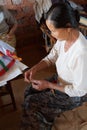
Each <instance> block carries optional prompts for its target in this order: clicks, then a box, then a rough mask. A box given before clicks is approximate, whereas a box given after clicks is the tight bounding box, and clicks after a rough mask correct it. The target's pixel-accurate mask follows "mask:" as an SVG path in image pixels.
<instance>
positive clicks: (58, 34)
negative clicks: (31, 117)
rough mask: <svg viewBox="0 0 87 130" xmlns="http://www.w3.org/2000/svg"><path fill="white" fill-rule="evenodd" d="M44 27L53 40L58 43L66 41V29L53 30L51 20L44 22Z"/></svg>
mask: <svg viewBox="0 0 87 130" xmlns="http://www.w3.org/2000/svg"><path fill="white" fill-rule="evenodd" d="M46 25H47V27H48V29H49V30H50V31H51V35H52V36H53V37H54V38H56V39H57V40H60V41H62V40H66V39H67V28H55V27H54V25H53V22H52V21H51V20H46Z"/></svg>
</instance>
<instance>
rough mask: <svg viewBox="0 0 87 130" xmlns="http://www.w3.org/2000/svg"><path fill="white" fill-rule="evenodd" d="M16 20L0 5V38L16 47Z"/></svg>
mask: <svg viewBox="0 0 87 130" xmlns="http://www.w3.org/2000/svg"><path fill="white" fill-rule="evenodd" d="M16 29H17V21H16V19H15V18H14V17H13V15H12V14H11V13H10V12H9V11H8V10H7V9H6V8H5V7H3V6H0V40H3V41H4V42H6V43H8V44H9V45H11V46H12V47H14V48H15V47H16V38H15V35H14V33H15V31H16Z"/></svg>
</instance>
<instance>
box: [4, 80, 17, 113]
mask: <svg viewBox="0 0 87 130" xmlns="http://www.w3.org/2000/svg"><path fill="white" fill-rule="evenodd" d="M6 87H7V89H8V91H9V94H10V96H11V99H12V104H13V107H14V110H16V103H15V98H14V94H13V91H12V87H11V82H10V81H8V82H7V84H6Z"/></svg>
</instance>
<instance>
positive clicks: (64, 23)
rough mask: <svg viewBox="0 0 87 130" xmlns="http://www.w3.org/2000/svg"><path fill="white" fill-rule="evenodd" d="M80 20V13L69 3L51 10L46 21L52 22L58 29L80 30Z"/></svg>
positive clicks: (58, 5) (60, 4) (57, 5)
mask: <svg viewBox="0 0 87 130" xmlns="http://www.w3.org/2000/svg"><path fill="white" fill-rule="evenodd" d="M79 19H80V16H79V12H78V11H77V10H74V9H73V8H72V7H71V6H70V4H69V3H58V4H54V5H53V6H52V7H51V8H50V9H49V11H48V12H47V14H46V19H45V20H51V21H52V22H53V25H54V27H56V28H67V27H72V28H78V25H79Z"/></svg>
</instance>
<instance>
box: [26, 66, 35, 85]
mask: <svg viewBox="0 0 87 130" xmlns="http://www.w3.org/2000/svg"><path fill="white" fill-rule="evenodd" d="M35 73H36V69H35V68H31V69H29V70H27V71H26V72H25V73H24V80H25V81H26V82H28V83H30V82H31V80H32V79H33V77H34V75H35Z"/></svg>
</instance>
